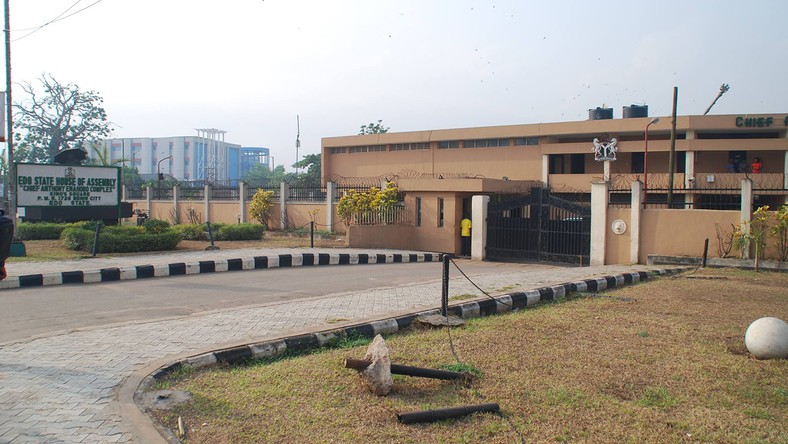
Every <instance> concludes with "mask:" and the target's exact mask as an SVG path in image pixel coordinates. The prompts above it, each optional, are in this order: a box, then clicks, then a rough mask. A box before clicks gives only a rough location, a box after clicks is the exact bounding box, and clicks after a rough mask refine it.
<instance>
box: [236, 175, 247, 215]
mask: <svg viewBox="0 0 788 444" xmlns="http://www.w3.org/2000/svg"><path fill="white" fill-rule="evenodd" d="M238 202H239V204H238V219H240V221H241V223H246V184H245V183H244V182H243V181H241V182H238Z"/></svg>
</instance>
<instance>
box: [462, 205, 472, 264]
mask: <svg viewBox="0 0 788 444" xmlns="http://www.w3.org/2000/svg"><path fill="white" fill-rule="evenodd" d="M471 225H472V224H471V219H470V218H469V217H468V215H467V214H466V215H465V216H464V217H463V218H462V221H461V222H460V240H461V254H462V255H463V256H470V255H471Z"/></svg>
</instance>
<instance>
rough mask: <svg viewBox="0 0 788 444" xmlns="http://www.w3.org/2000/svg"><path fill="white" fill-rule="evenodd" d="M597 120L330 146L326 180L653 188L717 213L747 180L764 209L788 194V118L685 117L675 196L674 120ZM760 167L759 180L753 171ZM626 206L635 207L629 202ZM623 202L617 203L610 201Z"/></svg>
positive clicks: (653, 197) (630, 115) (608, 113)
mask: <svg viewBox="0 0 788 444" xmlns="http://www.w3.org/2000/svg"><path fill="white" fill-rule="evenodd" d="M623 111H624V118H619V119H613V118H612V117H613V110H612V109H610V108H597V109H596V110H590V113H589V117H590V118H589V120H585V121H576V122H556V123H536V124H523V125H506V126H492V127H478V128H458V129H442V130H424V131H412V132H402V133H384V134H369V135H357V136H345V137H327V138H323V140H322V174H323V179H324V180H326V181H335V182H341V180H342V179H343V178H353V177H356V178H357V177H369V178H393V177H398V178H414V177H418V178H436V179H437V178H457V177H466V178H473V177H475V178H487V179H504V180H536V181H541V182H543V183H546V184H549V185H550V186H551V188H552V189H553V190H554V191H556V192H567V193H569V192H571V193H588V192H589V191H590V188H591V183H592V181H594V180H595V179H603V178H606V179H608V180H609V181H610V182H611V184H612V189H621V190H628V189H629V187H630V184H631V183H632V182H633V181H634V180H637V179H639V180H641V181H643V182H645V184H646V192H647V193H648V194H647V196H648V197H647V202H650V203H655V204H656V203H660V202H662V203H664V202H666V199H667V195H668V191H669V190H672V191H675V192H676V195H675V196H673V202H674V203H675V202H682V203H684V204H685V205H686V206H687V207H691V208H703V207H704V206H709V207H713V206H715V205H719V204H723V203H724V202H727V205H729V206H735V205H738V203H736V202H733V201H726V199H727V198H726V197H725V196H724V194H725V193H716V194H708V193H706V192H704V190H706V189H710V188H713V189H716V190H720V189H727V188H731V189H738V188H739V187H740V182H741V179H742V178H743V177H745V176H749V177H751V178H752V179H753V181H754V184H755V185H754V187H755V189H756V190H763V192H762V193H759V195H758V196H757V201H758V202H757V203H760V204H770V205H779V204H782V203H784V202H785V201H786V194H787V193H786V188H788V183H787V182H786V181H788V131H787V130H788V114H757V115H735V114H734V115H712V116H679V117H678V118H677V121H676V142H675V157H674V159H673V160H674V166H675V167H674V172H675V174H673V175H672V176H673V182H674V186H673V188H670V187H669V184H670V178H671V175H669V174H668V171H669V157H670V156H669V153H670V151H671V120H672V119H671V118H670V117H662V118H661V119H659V120H658V121H656V122H654V120H655V119H654V118H649V117H648V108H647V107H645V106H640V107H638V106H635V105H633V106H631V107H624V110H623ZM595 140H596V141H597V143H598V144H600V146H604V147H611V146H612V147H611V151H612V154H613V157H615V160H609V161H597V160H595V157H599V156H595V150H594V148H595V144H594V142H595ZM756 159H757V160H759V162H757V163H759V164H760V166H759V167H758V168H756V171H753V166H752V165H753V163H754V161H755V160H756ZM622 198H627V199H628V196H624V195H623V194H622ZM611 199H613V200H615V196H614V195H613V196H611Z"/></svg>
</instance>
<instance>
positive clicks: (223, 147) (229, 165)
mask: <svg viewBox="0 0 788 444" xmlns="http://www.w3.org/2000/svg"><path fill="white" fill-rule="evenodd" d="M104 147H105V149H106V150H107V153H108V154H109V159H108V162H110V163H113V164H117V163H122V164H125V165H126V166H130V167H135V168H137V170H138V171H139V172H140V174H157V173H159V172H161V173H165V174H169V175H171V176H173V177H175V178H176V179H180V180H207V181H211V182H216V181H227V180H236V179H238V178H240V177H241V174H240V172H241V158H242V154H241V152H242V148H241V145H237V144H234V143H228V142H225V141H224V132H223V131H220V130H198V135H197V136H179V137H155V138H154V137H135V138H123V139H106V140H105V141H104ZM90 155H94V153H90ZM124 159H125V162H124V161H123V160H124Z"/></svg>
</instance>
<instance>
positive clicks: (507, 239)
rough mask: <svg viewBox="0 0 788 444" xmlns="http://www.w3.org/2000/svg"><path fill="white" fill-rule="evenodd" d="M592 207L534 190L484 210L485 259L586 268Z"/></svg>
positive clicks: (589, 249)
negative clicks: (559, 263)
mask: <svg viewBox="0 0 788 444" xmlns="http://www.w3.org/2000/svg"><path fill="white" fill-rule="evenodd" d="M590 251H591V207H590V205H584V204H579V203H575V202H570V201H568V200H565V199H561V198H560V197H556V196H553V195H552V194H551V193H550V189H549V188H533V189H531V193H530V195H523V196H519V197H516V198H513V199H508V200H505V201H502V202H491V203H490V205H489V207H488V211H487V258H489V259H491V260H504V261H506V260H510V261H511V260H532V261H539V262H565V263H573V264H579V265H588V262H589V253H590Z"/></svg>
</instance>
